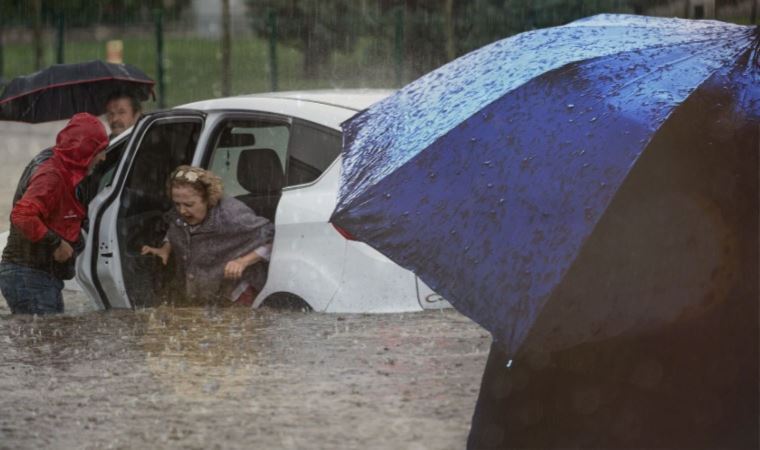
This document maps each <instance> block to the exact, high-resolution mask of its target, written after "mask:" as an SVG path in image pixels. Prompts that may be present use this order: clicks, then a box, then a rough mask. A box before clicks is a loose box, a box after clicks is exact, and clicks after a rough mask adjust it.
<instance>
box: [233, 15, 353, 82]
mask: <svg viewBox="0 0 760 450" xmlns="http://www.w3.org/2000/svg"><path fill="white" fill-rule="evenodd" d="M247 5H248V10H249V17H250V19H251V25H252V27H253V30H254V31H255V32H256V34H257V35H258V36H260V37H263V38H267V39H268V38H269V37H270V36H271V33H272V26H273V23H272V21H271V18H272V14H274V16H275V17H276V29H277V31H276V33H277V39H278V41H279V42H283V43H285V44H286V45H290V46H292V47H294V48H296V49H298V50H300V51H302V52H303V55H304V60H303V64H304V65H303V69H304V73H305V74H307V75H308V76H318V69H319V68H320V66H321V65H322V64H323V63H324V62H325V61H326V60H327V59H328V58H329V56H330V53H331V52H332V51H350V50H351V49H353V48H354V45H355V44H356V41H357V37H358V35H359V34H360V32H361V30H362V29H363V28H364V26H365V21H364V18H365V15H364V14H363V12H364V11H363V9H364V8H365V2H363V1H357V0H247Z"/></svg>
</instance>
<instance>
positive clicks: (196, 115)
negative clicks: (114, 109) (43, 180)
mask: <svg viewBox="0 0 760 450" xmlns="http://www.w3.org/2000/svg"><path fill="white" fill-rule="evenodd" d="M204 119H205V114H203V113H201V112H198V111H191V110H172V111H165V112H160V113H155V114H151V115H149V116H147V117H145V118H143V119H142V120H141V121H140V122H139V123H138V124H137V125H136V129H135V130H134V131H133V132H132V135H131V137H130V138H129V142H128V143H127V144H126V147H125V148H124V149H123V150H122V152H121V156H120V157H119V159H118V161H116V162H115V163H113V162H112V164H111V166H105V167H103V169H101V172H102V173H101V177H100V179H99V180H98V183H97V184H98V188H97V189H98V192H97V194H96V196H95V197H94V199H93V201H92V203H91V204H90V208H89V215H90V216H89V233H88V235H87V244H86V249H85V254H83V255H81V256H80V257H79V258H78V261H77V266H78V267H77V273H78V276H77V278H78V281H79V283H80V284H81V285H82V288H83V289H84V290H85V291H86V292H87V293H88V294H89V295H90V297H91V298H93V299H95V300H96V301H97V302H99V303H100V306H101V307H103V308H106V309H107V308H132V307H140V306H151V305H154V304H156V303H157V302H159V301H160V299H159V298H158V296H157V293H158V291H159V289H158V288H159V286H158V285H157V283H160V282H161V278H162V277H161V276H160V275H161V273H162V272H164V271H165V270H164V267H162V265H161V262H160V261H159V260H158V258H156V257H154V256H142V255H141V254H140V249H141V248H142V246H143V245H151V246H160V244H161V242H162V240H163V238H164V234H165V232H166V230H165V227H164V221H163V219H162V216H163V214H164V213H165V212H166V211H168V210H169V209H170V208H171V207H172V204H171V201H170V200H169V198H168V196H167V193H166V179H167V177H168V176H169V174H170V173H171V171H172V170H174V169H175V168H176V167H177V166H179V165H182V164H190V163H191V161H192V159H193V155H194V153H195V151H196V147H197V145H198V138H199V136H200V133H201V129H202V128H203V123H204ZM108 162H109V161H108V160H106V162H105V164H108Z"/></svg>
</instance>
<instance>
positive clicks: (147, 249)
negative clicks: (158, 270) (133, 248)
mask: <svg viewBox="0 0 760 450" xmlns="http://www.w3.org/2000/svg"><path fill="white" fill-rule="evenodd" d="M171 252H172V246H171V245H170V244H169V243H168V242H167V243H165V244H164V245H162V246H161V247H159V248H156V247H151V246H149V245H143V246H142V249H141V250H140V254H141V255H155V256H158V257H159V258H161V263H162V264H163V265H166V264H167V263H168V262H169V255H170V254H171Z"/></svg>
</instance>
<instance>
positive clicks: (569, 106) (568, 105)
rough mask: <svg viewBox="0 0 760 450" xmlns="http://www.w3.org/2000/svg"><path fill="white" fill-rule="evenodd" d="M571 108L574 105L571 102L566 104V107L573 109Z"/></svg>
mask: <svg viewBox="0 0 760 450" xmlns="http://www.w3.org/2000/svg"><path fill="white" fill-rule="evenodd" d="M573 108H575V105H573V104H572V103H568V104H567V109H573Z"/></svg>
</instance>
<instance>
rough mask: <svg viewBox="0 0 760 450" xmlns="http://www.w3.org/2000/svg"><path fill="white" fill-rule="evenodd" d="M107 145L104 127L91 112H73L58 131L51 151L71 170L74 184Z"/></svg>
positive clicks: (80, 178) (82, 176)
mask: <svg viewBox="0 0 760 450" xmlns="http://www.w3.org/2000/svg"><path fill="white" fill-rule="evenodd" d="M107 145H108V135H107V134H106V128H105V127H104V126H103V124H102V123H101V122H100V120H98V118H97V117H95V116H93V115H92V114H87V113H79V114H75V115H74V116H73V117H72V118H71V120H69V123H68V124H66V126H65V127H64V128H63V130H61V132H60V133H58V137H57V138H56V140H55V147H54V148H53V152H54V153H55V155H56V156H57V157H58V158H59V159H60V160H61V161H62V162H63V165H64V167H65V168H66V169H68V170H69V171H70V172H71V175H72V178H73V179H72V180H71V181H72V184H74V185H76V184H77V183H79V181H81V180H82V178H84V176H85V175H87V169H88V168H89V166H90V163H91V162H92V160H93V158H94V157H95V155H97V154H98V152H100V151H101V150H103V149H104V148H106V146H107Z"/></svg>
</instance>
